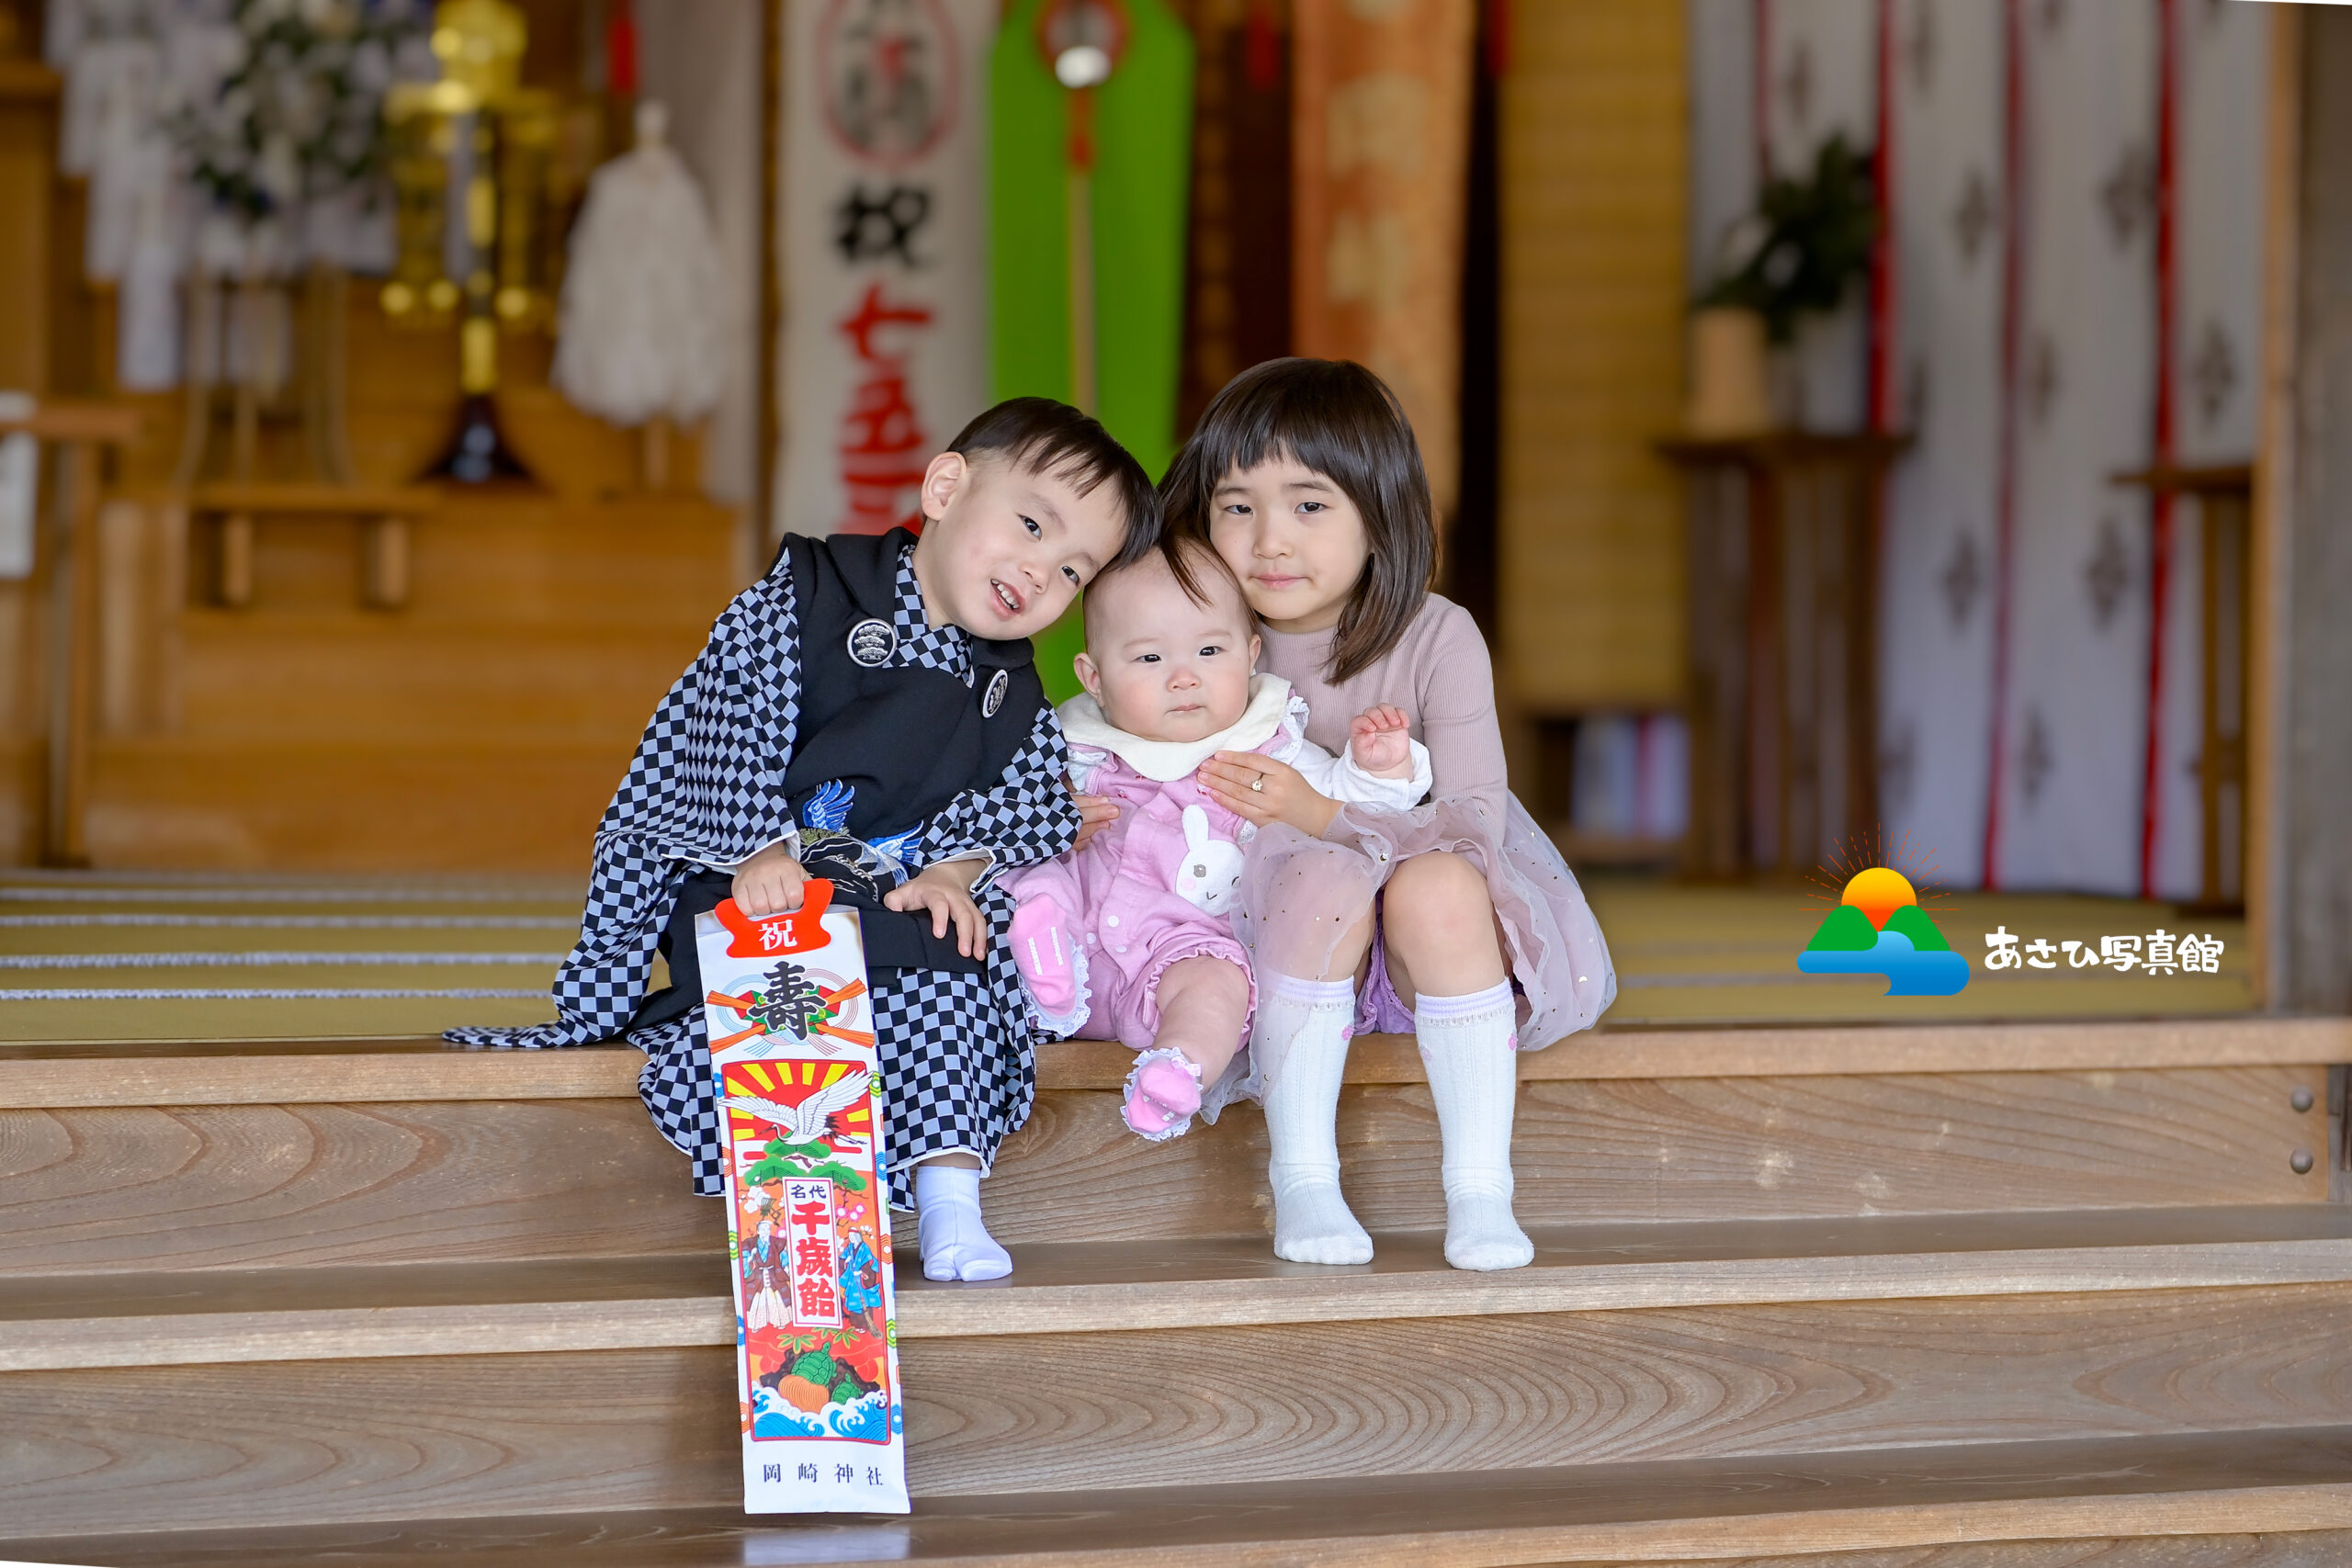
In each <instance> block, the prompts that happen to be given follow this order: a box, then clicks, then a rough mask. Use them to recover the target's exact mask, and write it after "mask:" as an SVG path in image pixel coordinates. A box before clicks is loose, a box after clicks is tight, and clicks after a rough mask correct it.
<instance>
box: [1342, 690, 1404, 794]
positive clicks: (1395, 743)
mask: <svg viewBox="0 0 2352 1568" xmlns="http://www.w3.org/2000/svg"><path fill="white" fill-rule="evenodd" d="M1412 722H1413V721H1412V720H1410V719H1408V718H1407V717H1406V716H1405V710H1404V709H1403V708H1400V707H1397V706H1396V705H1393V704H1390V703H1381V704H1378V705H1375V706H1373V707H1368V708H1366V709H1364V710H1363V712H1362V713H1360V714H1358V715H1356V716H1355V719H1354V721H1353V722H1352V723H1351V724H1350V725H1349V726H1348V751H1349V754H1350V755H1351V756H1352V757H1354V758H1355V760H1356V766H1357V767H1359V768H1362V769H1363V771H1364V772H1365V773H1370V774H1372V775H1373V776H1374V777H1375V778H1384V779H1408V778H1411V777H1412V776H1413V737H1412Z"/></svg>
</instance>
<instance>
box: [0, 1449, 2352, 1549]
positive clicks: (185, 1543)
mask: <svg viewBox="0 0 2352 1568" xmlns="http://www.w3.org/2000/svg"><path fill="white" fill-rule="evenodd" d="M1195 1463H1197V1461H1195ZM587 1490H588V1488H587V1487H585V1486H582V1487H581V1488H579V1489H578V1492H586V1491H587ZM573 1501H574V1506H575V1508H576V1507H577V1506H578V1505H579V1504H580V1503H582V1502H585V1501H586V1498H585V1497H584V1496H581V1495H575V1496H574V1499H573ZM13 1522H14V1521H13V1520H12V1523H13ZM166 1528H167V1529H168V1528H169V1527H166ZM2257 1532H2259V1534H2260V1536H2261V1538H2262V1539H2261V1540H2256V1541H2254V1542H2252V1543H2251V1544H2250V1545H2249V1543H2247V1542H2246V1541H2245V1539H2244V1538H2245V1537H2247V1536H2252V1535H2255V1534H2256V1533H2257ZM2301 1532H2316V1533H2313V1534H2312V1535H2311V1536H2310V1537H2309V1538H2308V1540H2307V1541H2306V1540H2297V1539H2296V1537H2297V1536H2298V1535H2299V1534H2300V1533H2301ZM2347 1532H2352V1428H2346V1427H2308V1428H2301V1429H2289V1430H2281V1431H2272V1432H2265V1433H2255V1434H2240V1433H2232V1434H2222V1435H2211V1434H2183V1435H2178V1436H2165V1437H2143V1438H2101V1439H2091V1440H2070V1441H2043V1442H2005V1443H1987V1444H1967V1445H1959V1446H1939V1447H1921V1448H1908V1449H1900V1450H1860V1451H1853V1452H1845V1453H1834V1454H1815V1455H1804V1456H1779V1457H1768V1458H1750V1459H1736V1460H1703V1461H1690V1460H1683V1461H1648V1462H1640V1463H1626V1464H1609V1465H1590V1466H1578V1467H1567V1468H1554V1469H1533V1470H1521V1471H1511V1472H1489V1473H1487V1474H1482V1475H1476V1476H1453V1475H1442V1476H1426V1477H1416V1478H1411V1479H1409V1480H1408V1479H1404V1478H1398V1477H1385V1478H1382V1479H1381V1480H1378V1481H1376V1482H1365V1481H1340V1482H1323V1483H1307V1484H1300V1483H1263V1482H1250V1483H1228V1484H1222V1485H1219V1484H1193V1485H1173V1486H1167V1487H1162V1488H1159V1489H1154V1490H1150V1491H1123V1492H1113V1493H1069V1492H1060V1493H1046V1494H1043V1495H1027V1496H1012V1497H989V1498H964V1499H940V1500H924V1501H921V1502H919V1503H918V1504H917V1506H916V1512H915V1513H914V1515H913V1516H912V1517H909V1518H904V1519H896V1518H876V1517H834V1518H814V1519H805V1520H792V1521H780V1520H768V1519H753V1518H747V1517H744V1516H743V1515H741V1513H739V1512H737V1511H735V1510H734V1509H733V1508H732V1507H729V1506H725V1505H712V1506H707V1507H704V1508H701V1509H695V1510H678V1511H647V1512H641V1513H631V1512H626V1511H616V1510H612V1509H605V1510H600V1511H597V1512H594V1513H584V1512H574V1513H572V1514H571V1515H569V1516H563V1517H540V1518H519V1519H517V1518H457V1519H448V1520H435V1521H434V1522H431V1523H413V1522H401V1523H394V1524H384V1525H376V1524H367V1523H350V1522H345V1523H337V1524H334V1525H331V1526H322V1527H313V1528H308V1529H284V1530H269V1529H224V1530H219V1531H214V1532H209V1533H202V1532H198V1531H195V1530H192V1529H185V1528H183V1529H173V1530H172V1531H171V1533H168V1534H165V1533H156V1534H149V1535H121V1534H114V1535H108V1536H105V1537H96V1538H94V1537H51V1538H48V1539H30V1538H28V1539H22V1540H0V1553H6V1554H8V1555H12V1556H17V1557H24V1558H37V1559H45V1560H48V1561H52V1562H80V1563H92V1564H105V1565H107V1568H165V1565H167V1564H168V1565H173V1568H178V1565H183V1564H195V1565H206V1564H214V1563H220V1564H231V1563H233V1564H238V1565H240V1568H243V1565H251V1568H277V1565H281V1564H287V1565H290V1564H297V1563H311V1562H330V1561H331V1562H335V1563H337V1564H338V1565H340V1568H409V1565H410V1564H413V1563H414V1562H418V1561H419V1560H421V1559H425V1558H430V1559H431V1560H432V1561H434V1562H448V1561H451V1560H453V1559H455V1560H460V1561H464V1562H480V1563H482V1564H484V1565H486V1568H557V1565H559V1564H566V1565H568V1564H575V1563H579V1564H587V1565H591V1568H593V1565H594V1564H599V1563H607V1562H609V1563H614V1564H622V1563H627V1564H630V1565H632V1568H637V1565H642V1568H720V1565H722V1564H724V1565H727V1568H735V1565H737V1564H742V1563H796V1564H805V1565H809V1568H822V1565H825V1564H841V1565H843V1568H847V1565H849V1564H854V1563H871V1562H921V1563H931V1564H937V1565H940V1568H1300V1565H1302V1564H1308V1563H1312V1564H1315V1565H1316V1568H1427V1565H1428V1564H1431V1563H1440V1564H1443V1565H1444V1568H1502V1565H1505V1564H1511V1565H1520V1564H1535V1563H1570V1562H1574V1563H1585V1564H1619V1565H1624V1564H1628V1563H1630V1562H1643V1563H1647V1564H1651V1565H1653V1568H1656V1565H1660V1564H1672V1563H1676V1562H1683V1563H1692V1562H1697V1561H1703V1562H1708V1563H1710V1564H1712V1565H1713V1568H1734V1565H1735V1563H1736V1564H1748V1563H1751V1562H1757V1563H1760V1562H1767V1561H1769V1562H1773V1563H1776V1564H1780V1565H1781V1568H1790V1565H1792V1564H1797V1565H1804V1568H1994V1565H1996V1564H1998V1565H1999V1568H2209V1565H2210V1568H2221V1565H2222V1564H2224V1563H2227V1564H2230V1565H2232V1568H2317V1565H2318V1564H2322V1563H2329V1564H2332V1563H2335V1562H2342V1561H2343V1560H2344V1559H2343V1558H2342V1556H2341V1555H2335V1556H2330V1555H2326V1553H2327V1552H2329V1551H2335V1552H2338V1553H2340V1552H2341V1551H2346V1550H2352V1533H2347ZM2233 1537H2235V1538H2238V1539H2236V1540H2232V1539H2229V1538H2233ZM1966 1542H2002V1543H2016V1545H2015V1551H2016V1552H2017V1555H2004V1556H1994V1555H1973V1556H1972V1555H1954V1554H1952V1553H1951V1552H1949V1551H1939V1549H1943V1548H1950V1547H1952V1546H1954V1544H1955V1543H1966ZM2131 1542H2146V1543H2148V1547H2147V1550H2144V1551H2143V1550H2141V1549H2140V1548H2139V1547H2138V1546H2134V1545H2131V1544H2127V1543H2131ZM2029 1543H2031V1544H2029ZM2054 1543H2079V1544H2076V1545H2072V1546H2066V1547H2064V1548H2062V1547H2060V1546H2058V1545H2056V1544H2054ZM2107 1543H2116V1544H2113V1545H2109V1544H2107ZM2274 1545H2275V1549H2274ZM2307 1545H2308V1547H2309V1548H2310V1550H2308V1551H2306V1550H2304V1548H2305V1547H2306V1546H2307ZM2086 1549H2087V1550H2088V1555H2086V1554H2085V1552H2086ZM1825 1552H1867V1553H1871V1556H1870V1557H1866V1558H1861V1559H1859V1560H1857V1559H1852V1558H1849V1559H1846V1560H1845V1561H1843V1562H1839V1561H1838V1559H1835V1558H1832V1559H1829V1560H1827V1561H1826V1562H1823V1561H1821V1560H1819V1559H1817V1558H1815V1557H1810V1556H1807V1555H1804V1554H1813V1553H1825ZM1882 1553H1895V1554H1900V1555H1894V1556H1880V1555H1879V1554H1882Z"/></svg>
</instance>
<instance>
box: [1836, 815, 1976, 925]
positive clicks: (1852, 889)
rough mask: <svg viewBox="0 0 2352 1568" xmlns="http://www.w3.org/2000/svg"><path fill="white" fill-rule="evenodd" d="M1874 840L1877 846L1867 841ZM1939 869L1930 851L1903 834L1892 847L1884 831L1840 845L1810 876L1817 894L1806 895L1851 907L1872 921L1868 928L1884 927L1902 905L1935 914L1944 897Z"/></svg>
mask: <svg viewBox="0 0 2352 1568" xmlns="http://www.w3.org/2000/svg"><path fill="white" fill-rule="evenodd" d="M1872 838H1874V839H1875V840H1876V841H1875V842H1871V841H1869V840H1871V839H1872ZM1937 869H1938V868H1937V866H1936V864H1935V862H1934V858H1933V852H1930V851H1926V850H1920V849H1916V848H1914V847H1913V846H1912V843H1911V837H1910V835H1909V834H1907V833H1906V834H1905V835H1904V836H1903V838H1902V840H1900V841H1899V842H1897V843H1895V844H1894V845H1893V846H1889V845H1888V843H1887V841H1886V835H1885V834H1884V833H1879V834H1875V835H1862V836H1861V837H1860V838H1858V839H1856V840H1851V841H1848V842H1845V843H1841V844H1839V845H1838V853H1837V854H1836V856H1835V857H1834V858H1832V859H1831V861H1830V862H1829V863H1827V864H1826V865H1824V866H1823V867H1822V868H1821V870H1820V872H1819V873H1817V874H1815V875H1814V876H1812V877H1810V878H1808V880H1810V881H1811V882H1812V883H1813V884H1814V886H1815V887H1817V888H1819V889H1820V891H1819V892H1815V893H1808V894H1807V895H1806V897H1810V898H1813V899H1815V901H1817V902H1819V903H1823V904H1851V905H1852V906H1854V908H1857V909H1860V911H1861V912H1862V913H1863V914H1865V915H1867V916H1868V917H1870V922H1871V925H1872V926H1875V927H1882V928H1883V927H1884V926H1885V924H1886V918H1887V916H1889V915H1891V914H1893V913H1894V911H1895V910H1897V909H1899V908H1902V907H1903V906H1904V905H1905V904H1917V905H1919V906H1920V907H1921V908H1922V909H1924V910H1925V911H1926V912H1928V913H1929V914H1933V913H1934V912H1935V908H1936V906H1937V905H1939V903H1941V902H1942V901H1943V897H1944V889H1943V886H1942V883H1941V880H1940V879H1939V877H1938V876H1937V874H1936V873H1937Z"/></svg>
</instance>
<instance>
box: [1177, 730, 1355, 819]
mask: <svg viewBox="0 0 2352 1568" xmlns="http://www.w3.org/2000/svg"><path fill="white" fill-rule="evenodd" d="M1200 779H1201V783H1202V784H1205V785H1207V786H1208V792H1209V794H1210V795H1212V796H1214V797H1215V798H1216V803H1217V804H1218V805H1219V806H1222V807H1225V808H1226V809H1227V811H1230V812H1232V813H1233V814H1234V815H1235V816H1237V817H1239V818H1241V819H1242V820H1243V821H1245V822H1252V823H1255V824H1256V825H1257V826H1259V827H1261V828H1262V827H1264V826H1265V825H1266V824H1267V823H1269V822H1287V823H1289V824H1290V825H1291V826H1292V827H1294V828H1295V829H1298V830H1299V831H1300V832H1302V833H1305V834H1306V835H1307V836H1308V837H1309V838H1315V839H1319V838H1321V837H1322V836H1323V829H1326V828H1329V826H1330V825H1331V818H1334V817H1337V816H1338V815H1339V814H1340V803H1339V802H1338V801H1336V800H1333V799H1332V798H1331V797H1330V796H1329V795H1324V794H1322V793H1320V792H1319V791H1317V789H1316V787H1315V786H1314V785H1313V784H1308V783H1307V782H1306V778H1305V777H1304V776H1303V775H1302V774H1301V773H1299V771H1298V770H1297V769H1296V768H1294V767H1292V766H1291V765H1290V764H1289V763H1288V762H1277V761H1274V760H1273V759H1272V757H1268V756H1265V755H1262V754H1261V753H1259V752H1256V751H1219V752H1218V753H1217V754H1216V756H1214V757H1211V758H1210V759H1209V760H1208V761H1205V762H1203V763H1202V764H1201V772H1200ZM1253 784H1254V785H1255V786H1256V787H1255V788H1252V787H1251V786H1252V785H1253Z"/></svg>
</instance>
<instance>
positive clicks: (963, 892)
mask: <svg viewBox="0 0 2352 1568" xmlns="http://www.w3.org/2000/svg"><path fill="white" fill-rule="evenodd" d="M986 864H987V862H986V861H977V860H951V861H942V862H940V863H938V864H937V865H931V866H925V867H924V868H923V869H922V870H921V871H919V872H917V873H916V874H914V875H913V876H911V877H910V878H909V879H908V880H906V881H904V882H902V883H900V884H899V886H896V887H893V888H892V889H890V891H889V892H888V893H885V894H884V895H882V907H883V908H886V909H927V910H929V911H930V912H931V934H932V935H933V936H934V937H941V936H945V935H946V934H947V926H948V922H950V921H953V922H955V926H956V952H958V953H962V954H963V955H964V956H965V957H967V958H978V957H979V956H980V955H981V953H984V952H986V951H987V947H988V940H989V930H988V927H987V926H986V925H985V924H983V923H982V922H981V919H980V907H979V906H978V904H976V903H974V902H973V901H972V879H973V878H974V877H976V876H978V875H979V874H980V868H981V867H982V866H984V865H986Z"/></svg>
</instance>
